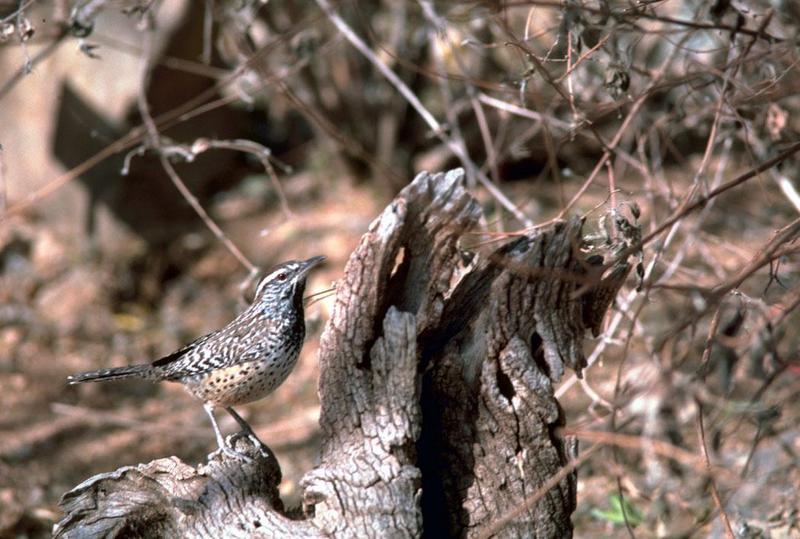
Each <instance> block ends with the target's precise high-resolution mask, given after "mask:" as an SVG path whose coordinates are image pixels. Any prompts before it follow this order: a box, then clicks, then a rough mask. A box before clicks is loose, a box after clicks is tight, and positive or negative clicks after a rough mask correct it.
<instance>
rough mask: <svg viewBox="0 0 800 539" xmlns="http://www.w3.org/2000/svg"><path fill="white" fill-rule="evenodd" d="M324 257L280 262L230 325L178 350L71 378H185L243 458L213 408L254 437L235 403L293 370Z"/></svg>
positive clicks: (251, 398)
mask: <svg viewBox="0 0 800 539" xmlns="http://www.w3.org/2000/svg"><path fill="white" fill-rule="evenodd" d="M323 260H325V257H324V256H315V257H313V258H309V259H308V260H305V261H302V262H300V261H294V260H293V261H290V262H285V263H283V264H281V265H279V266H277V267H276V268H275V269H274V270H273V271H272V272H271V273H270V274H269V275H267V276H266V277H264V278H263V279H262V280H261V281H260V282H259V284H258V287H257V289H256V295H255V299H254V300H253V303H252V305H250V307H248V308H247V309H246V310H245V311H244V312H242V313H241V314H240V315H239V316H237V317H236V318H235V319H234V320H232V321H231V322H230V323H229V324H228V325H227V326H225V327H223V328H222V329H219V330H217V331H212V332H211V333H209V334H208V335H204V336H203V337H200V338H199V339H196V340H195V341H193V342H191V343H189V344H187V345H186V346H184V347H183V348H181V349H180V350H178V351H177V352H173V353H172V354H170V355H168V356H166V357H163V358H161V359H158V360H156V361H154V362H153V363H150V364H142V365H132V366H130V367H119V368H113V369H102V370H98V371H91V372H85V373H81V374H76V375H74V376H70V377H69V378H68V379H67V380H68V381H69V383H70V384H78V383H81V382H96V381H102V380H114V379H118V378H132V377H133V378H144V379H147V380H151V381H154V382H159V381H162V380H167V381H171V382H180V383H182V384H183V385H184V386H185V387H186V389H187V390H188V391H189V393H191V394H192V395H194V396H195V397H197V398H198V399H200V400H201V401H203V406H204V408H205V410H206V413H207V414H208V417H210V418H211V424H212V426H213V427H214V434H215V435H216V438H217V443H218V444H219V447H220V449H222V450H223V452H225V453H226V454H228V455H233V454H236V455H237V456H238V453H236V452H235V451H233V450H232V449H230V448H228V446H227V445H226V444H225V440H224V438H223V437H222V434H221V432H220V430H219V426H218V425H217V421H216V419H215V418H214V408H217V407H220V408H224V409H225V410H226V411H227V412H228V413H229V414H230V415H231V416H233V418H234V419H235V420H236V422H237V423H239V426H240V427H242V429H243V430H244V431H245V432H246V433H247V434H248V435H253V431H252V430H251V429H250V426H249V425H248V424H247V423H246V422H245V421H244V419H242V418H241V417H240V416H239V414H237V413H236V411H234V409H233V408H232V406H234V405H238V404H245V403H248V402H253V401H255V400H258V399H261V398H263V397H266V396H267V395H268V394H270V393H271V392H272V391H273V390H274V389H276V388H277V387H278V386H279V385H281V384H282V383H283V381H284V380H286V377H287V376H288V375H289V373H290V372H291V370H292V368H293V367H294V365H295V363H296V362H297V356H298V355H299V353H300V349H301V348H302V346H303V339H304V337H305V332H306V330H305V320H304V317H303V292H304V291H305V287H306V277H307V275H308V272H309V271H310V270H311V269H312V268H313V267H314V266H316V265H318V264H319V263H320V262H322V261H323ZM256 440H257V439H256ZM259 445H260V442H259Z"/></svg>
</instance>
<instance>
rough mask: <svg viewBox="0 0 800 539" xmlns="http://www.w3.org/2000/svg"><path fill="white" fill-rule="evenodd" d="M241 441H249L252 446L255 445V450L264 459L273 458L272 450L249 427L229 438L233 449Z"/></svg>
mask: <svg viewBox="0 0 800 539" xmlns="http://www.w3.org/2000/svg"><path fill="white" fill-rule="evenodd" d="M241 439H247V440H248V441H249V442H250V443H251V444H253V448H255V449H256V450H257V451H258V453H259V454H260V455H261V456H262V457H264V458H269V457H271V456H272V451H270V449H269V448H268V447H267V446H266V445H264V442H262V441H261V440H259V439H258V436H256V433H255V432H253V429H251V428H249V427H248V428H247V429H245V430H241V431H239V432H236V433H234V434H231V435H230V436H229V437H228V443H229V444H230V445H231V447H234V446H235V445H236V441H237V440H241Z"/></svg>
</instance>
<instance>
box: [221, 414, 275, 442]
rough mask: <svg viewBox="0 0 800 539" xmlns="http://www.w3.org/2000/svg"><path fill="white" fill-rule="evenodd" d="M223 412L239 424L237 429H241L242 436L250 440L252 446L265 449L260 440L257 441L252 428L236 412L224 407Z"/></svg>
mask: <svg viewBox="0 0 800 539" xmlns="http://www.w3.org/2000/svg"><path fill="white" fill-rule="evenodd" d="M225 411H226V412H228V413H229V414H230V415H231V417H233V418H234V419H235V420H236V422H237V423H238V424H239V427H241V429H242V432H244V434H245V435H246V436H247V438H249V439H250V441H251V442H252V443H253V445H254V446H256V447H257V448H259V449H262V448H264V447H265V446H264V444H263V443H262V442H261V440H259V439H258V436H256V433H255V432H253V428H252V427H251V426H250V425H249V424H248V423H247V421H245V420H244V418H243V417H242V416H240V415H239V414H237V413H236V410H234V409H233V408H232V407H230V406H226V407H225Z"/></svg>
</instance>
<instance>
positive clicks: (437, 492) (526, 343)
mask: <svg viewBox="0 0 800 539" xmlns="http://www.w3.org/2000/svg"><path fill="white" fill-rule="evenodd" d="M480 217H481V209H480V207H479V206H478V204H477V203H476V202H475V200H474V199H473V198H472V197H471V196H470V194H469V193H468V192H467V191H466V189H465V188H464V186H463V171H461V170H460V169H458V170H453V171H450V172H448V173H446V174H434V175H431V174H428V173H422V174H420V175H418V176H417V177H416V178H415V180H414V181H413V182H412V183H411V184H410V185H408V186H407V187H406V188H405V189H404V190H403V191H402V192H401V193H400V194H399V195H398V196H397V197H396V198H395V200H394V201H393V202H392V203H391V204H390V205H389V206H388V207H387V208H386V209H385V210H384V212H383V213H382V214H381V215H380V216H379V217H378V218H377V219H376V220H375V221H374V222H373V223H372V225H371V226H370V228H369V231H368V232H367V233H366V234H365V235H364V236H363V238H362V240H361V242H360V244H359V245H358V247H357V248H356V250H355V251H354V253H353V254H352V255H351V257H350V260H349V262H348V263H347V266H346V268H345V272H344V276H343V278H342V279H341V280H340V282H339V284H338V286H337V295H336V302H335V306H334V310H333V314H332V317H331V319H330V320H329V321H328V323H327V325H326V327H325V330H324V332H323V335H322V338H321V345H320V350H319V358H320V368H321V374H320V386H319V396H320V402H321V407H322V412H321V418H320V427H321V429H322V439H323V443H322V450H321V457H320V462H319V465H318V466H317V467H316V468H315V469H313V470H311V471H310V472H308V473H307V474H306V475H305V477H304V478H303V480H302V482H301V486H302V488H303V489H304V506H303V511H302V513H301V514H296V513H295V514H292V517H291V518H290V517H289V516H287V515H288V514H289V513H287V512H286V511H285V510H284V508H283V505H282V503H281V501H280V498H279V496H278V491H277V487H278V484H279V482H280V468H279V466H278V463H277V462H276V461H275V459H274V457H273V456H272V455H271V453H269V452H268V451H267V452H264V451H263V448H262V449H261V450H259V448H256V447H254V446H252V445H251V443H250V442H249V441H248V439H247V438H239V439H237V440H236V441H235V442H234V443H236V444H238V445H237V447H238V449H239V450H240V451H245V452H249V454H251V455H252V456H253V461H252V462H251V463H246V464H242V463H241V462H240V461H231V460H228V459H227V457H225V456H224V455H222V454H219V452H218V453H215V454H212V455H211V456H210V457H209V461H208V462H207V463H206V464H204V465H200V466H199V467H198V468H196V469H195V468H193V467H191V466H188V465H187V464H184V463H183V462H181V461H180V460H179V459H177V458H176V457H170V458H168V459H160V460H156V461H154V462H151V463H149V464H140V465H138V466H129V467H123V468H120V469H119V470H116V471H115V472H111V473H107V474H100V475H97V476H94V477H92V478H90V479H88V480H87V481H85V482H83V483H82V484H80V485H78V486H77V487H75V488H74V489H73V490H71V491H70V492H68V493H67V494H65V495H64V498H63V499H62V503H61V504H62V508H63V509H64V511H65V513H66V516H65V517H64V519H62V521H61V522H59V524H58V525H57V526H56V536H63V537H84V536H112V537H114V536H116V537H120V536H125V537H129V536H141V537H145V536H147V537H154V536H170V537H172V536H183V537H219V536H225V537H275V536H280V537H323V536H325V537H331V536H335V537H369V536H374V537H418V536H421V535H422V534H423V532H424V534H425V535H427V536H429V537H443V536H468V537H469V536H477V535H480V534H481V532H482V530H485V529H487V527H488V526H490V525H491V524H492V523H493V522H494V521H496V520H497V519H498V518H500V517H501V516H502V515H504V514H507V513H508V512H509V511H511V510H512V509H514V508H516V507H518V506H520V505H521V504H522V503H523V501H524V500H525V499H526V496H530V495H531V494H532V493H533V492H535V491H536V490H537V488H538V487H539V486H540V485H541V484H542V483H544V482H545V481H546V480H547V479H548V478H549V477H551V476H552V475H553V474H555V473H556V472H557V471H558V470H559V468H561V467H562V466H563V465H564V464H566V463H567V462H568V460H569V459H570V458H572V457H573V456H574V454H575V452H576V449H577V444H576V443H575V441H574V440H569V439H563V438H559V437H557V436H555V435H554V434H553V431H554V429H555V428H556V427H557V426H559V425H562V424H563V422H564V417H563V412H562V411H561V408H560V407H559V405H558V402H557V401H556V400H555V398H554V396H553V385H554V384H555V383H556V382H557V381H558V380H559V379H560V378H561V377H562V376H563V374H564V370H565V367H570V368H573V369H575V370H578V371H580V369H581V368H582V367H583V365H584V357H583V354H582V341H583V337H584V333H585V332H586V330H587V329H590V330H592V331H593V332H595V333H596V332H597V331H598V330H599V324H600V320H601V319H602V318H601V317H602V313H603V312H604V311H605V310H606V308H607V307H608V305H609V304H610V302H611V300H612V299H613V296H614V295H615V293H616V291H617V289H618V288H619V286H620V285H621V284H622V281H623V280H624V276H625V275H626V274H627V266H626V265H624V264H623V265H620V266H618V267H617V268H615V269H614V270H612V271H611V272H609V276H608V277H606V278H604V279H600V275H599V270H598V269H597V265H596V264H593V263H590V262H587V261H586V260H585V257H584V255H583V254H582V253H581V252H580V251H579V249H578V247H579V245H580V244H581V223H580V221H579V220H577V219H573V220H570V221H565V222H560V223H557V224H555V225H553V226H552V227H550V228H546V229H541V230H537V231H533V232H530V233H529V234H528V235H525V236H519V237H517V238H515V239H513V240H512V241H510V242H508V243H506V244H505V245H503V246H501V247H500V248H496V249H494V250H493V251H487V252H483V251H482V252H480V253H472V252H469V251H467V246H468V245H469V244H474V243H477V240H478V238H479V237H478V236H469V235H467V233H468V232H469V231H470V230H471V229H473V228H474V227H475V226H476V224H477V222H478V221H479V219H480ZM587 282H588V283H589V284H590V286H586V285H587ZM580 290H582V291H583V292H582V293H581V294H576V292H578V291H580ZM575 483H576V475H575V474H574V473H573V474H571V475H568V476H566V477H565V478H564V479H562V481H561V482H560V483H558V485H557V486H556V487H555V488H553V489H551V490H550V491H548V492H547V494H546V495H545V496H544V497H542V498H541V499H540V500H539V501H538V502H537V503H536V504H535V505H533V506H532V507H530V508H529V509H528V510H527V511H526V512H524V513H522V514H520V515H518V516H517V518H515V519H513V520H512V521H510V522H509V523H508V525H507V526H506V527H505V528H504V529H503V530H501V531H500V532H499V533H498V535H499V536H503V537H516V536H519V537H523V536H524V537H568V536H571V535H572V526H571V523H570V515H571V513H572V511H573V510H574V509H575V501H576V494H575Z"/></svg>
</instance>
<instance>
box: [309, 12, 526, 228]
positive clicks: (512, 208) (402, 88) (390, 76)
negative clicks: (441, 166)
mask: <svg viewBox="0 0 800 539" xmlns="http://www.w3.org/2000/svg"><path fill="white" fill-rule="evenodd" d="M317 5H319V6H320V8H321V9H322V11H323V12H325V14H326V15H327V16H328V18H329V19H330V21H331V22H332V23H333V24H334V26H336V28H337V29H338V30H339V31H340V32H341V33H342V35H344V37H345V38H346V39H347V40H348V41H349V42H350V44H351V45H353V47H355V49H356V50H357V51H358V52H360V53H361V54H362V55H364V57H365V58H366V59H367V60H369V61H370V63H372V65H374V66H375V67H376V68H377V69H378V71H380V72H381V74H382V75H383V76H384V77H386V79H387V80H388V81H389V82H390V83H391V84H392V86H394V87H395V89H397V91H398V92H400V94H401V95H402V96H403V97H404V98H405V99H406V101H408V102H409V104H410V105H411V106H412V107H413V108H414V110H416V111H417V113H418V114H419V115H420V116H421V117H422V119H423V120H424V121H425V123H427V124H428V126H429V127H430V128H431V130H432V131H433V133H434V135H436V137H438V138H439V139H440V140H441V141H442V142H444V143H445V145H447V147H448V149H449V150H450V151H451V152H453V155H455V156H456V157H458V158H459V159H460V160H461V161H462V163H464V165H465V167H467V172H468V173H469V174H472V175H474V176H475V177H476V178H477V179H478V181H480V182H481V184H482V185H483V186H484V188H485V189H486V190H487V191H489V193H490V194H491V195H492V196H493V197H495V198H496V199H497V201H498V202H500V204H502V205H503V207H504V208H506V209H507V210H508V211H509V212H511V214H512V215H514V217H516V218H517V219H518V220H519V221H520V222H521V223H523V224H524V225H525V226H526V227H528V226H533V222H532V221H531V220H530V219H528V218H527V217H526V216H525V215H524V214H523V213H522V212H521V211H520V210H519V208H517V206H516V205H515V204H514V203H513V202H511V200H509V198H508V197H507V196H506V195H505V194H503V192H502V191H500V189H498V188H497V186H496V185H494V183H493V182H492V181H491V180H490V179H489V178H488V176H486V174H484V173H483V172H482V171H481V170H480V169H479V168H478V167H477V166H476V165H475V164H474V163H473V162H472V161H471V160H470V159H469V156H468V155H467V154H466V149H465V148H464V147H463V146H459V145H458V144H456V142H455V141H453V140H452V139H451V138H449V137H447V136H445V134H444V126H442V125H441V124H440V123H439V122H438V120H436V118H434V117H433V115H432V114H431V113H430V112H429V111H428V109H426V108H425V106H424V105H423V104H422V102H420V100H419V99H418V98H417V96H416V95H414V92H412V91H411V89H410V88H409V87H408V86H407V85H406V84H405V83H404V82H403V81H402V80H400V77H398V76H397V75H396V74H395V72H394V71H392V70H391V69H390V68H389V67H388V66H386V64H384V63H383V62H382V61H381V60H380V59H379V58H378V57H377V56H376V55H375V53H374V52H372V50H371V49H370V48H369V47H367V45H366V43H364V41H363V40H362V39H361V38H360V37H358V35H357V34H356V33H355V32H354V31H353V30H352V29H351V28H350V26H349V25H348V24H347V23H346V22H345V21H344V20H343V19H342V18H341V17H340V16H339V15H338V14H337V13H336V12H335V11H334V10H333V8H332V7H331V4H330V2H328V0H317Z"/></svg>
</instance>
